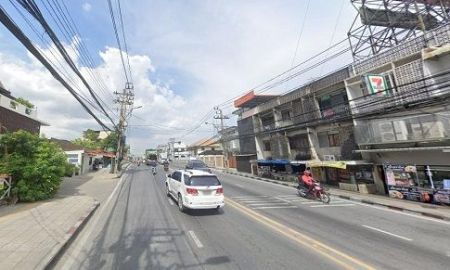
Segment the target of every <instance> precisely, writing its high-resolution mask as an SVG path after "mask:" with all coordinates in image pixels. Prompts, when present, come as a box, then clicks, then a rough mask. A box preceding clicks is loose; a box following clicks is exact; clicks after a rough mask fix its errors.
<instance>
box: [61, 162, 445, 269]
mask: <svg viewBox="0 0 450 270" xmlns="http://www.w3.org/2000/svg"><path fill="white" fill-rule="evenodd" d="M218 176H219V178H220V179H221V181H222V184H223V186H224V190H225V196H226V206H225V208H224V210H223V211H221V212H219V213H216V212H215V211H189V212H188V213H181V212H179V211H178V208H177V206H176V203H175V202H174V201H173V200H171V199H169V198H167V197H166V195H165V193H164V177H165V173H164V171H162V169H161V168H159V171H158V174H157V175H156V177H154V176H153V175H151V173H150V170H149V167H146V166H140V167H132V168H131V169H130V170H129V171H128V173H126V174H124V177H123V178H122V180H121V181H120V182H119V184H118V186H117V188H116V189H115V190H114V192H113V193H112V195H111V196H110V197H109V198H108V200H106V201H105V203H104V204H103V205H102V208H101V209H100V211H98V212H97V213H96V214H95V216H94V218H93V219H92V220H91V221H90V222H89V224H88V226H87V227H86V228H85V229H84V230H83V231H82V233H81V234H80V235H79V236H78V238H77V239H76V240H75V241H74V243H73V244H72V246H71V247H70V248H69V249H68V251H67V252H66V254H65V255H64V256H63V257H62V258H61V259H60V261H59V262H58V264H57V265H56V266H55V268H56V269H424V268H425V269H449V265H450V224H449V223H447V222H443V221H438V220H433V219H429V218H425V217H421V216H414V215H408V214H402V213H399V212H394V211H391V210H387V209H382V208H377V207H372V206H368V205H367V206H366V205H361V204H357V203H355V202H350V201H346V200H339V199H336V198H332V202H331V204H329V205H324V204H321V203H319V202H315V201H310V200H306V199H303V198H299V197H297V196H296V195H295V189H293V188H288V187H284V186H279V185H275V184H271V183H266V182H261V181H256V180H252V179H247V178H243V177H240V176H232V175H227V174H221V173H218Z"/></svg>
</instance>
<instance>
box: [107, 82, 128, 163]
mask: <svg viewBox="0 0 450 270" xmlns="http://www.w3.org/2000/svg"><path fill="white" fill-rule="evenodd" d="M114 94H115V95H116V96H117V98H116V99H115V100H114V102H115V103H117V104H119V106H120V108H119V110H120V111H119V124H118V126H117V129H116V132H117V151H116V158H115V164H114V166H111V167H112V168H113V172H118V171H120V170H121V162H122V159H123V156H124V148H125V136H124V134H125V130H126V127H127V116H130V112H131V108H132V106H133V103H134V87H133V84H132V83H130V82H127V83H126V84H125V88H124V89H123V90H122V92H117V91H116V92H114ZM128 111H130V112H128Z"/></svg>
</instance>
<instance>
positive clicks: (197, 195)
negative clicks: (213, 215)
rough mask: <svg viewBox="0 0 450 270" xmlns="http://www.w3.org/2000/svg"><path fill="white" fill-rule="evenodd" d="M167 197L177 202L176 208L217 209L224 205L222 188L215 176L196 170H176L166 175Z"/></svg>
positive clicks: (183, 209)
mask: <svg viewBox="0 0 450 270" xmlns="http://www.w3.org/2000/svg"><path fill="white" fill-rule="evenodd" d="M166 193H167V196H172V197H173V198H174V199H176V200H177V201H178V208H179V209H180V211H182V212H184V211H185V210H186V208H189V209H217V210H219V209H220V208H222V207H223V206H224V205H225V203H224V196H223V187H222V184H221V183H220V181H219V179H217V176H216V175H214V174H212V173H208V172H204V171H198V170H177V171H174V172H173V173H172V174H169V175H167V179H166Z"/></svg>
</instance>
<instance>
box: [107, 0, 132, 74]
mask: <svg viewBox="0 0 450 270" xmlns="http://www.w3.org/2000/svg"><path fill="white" fill-rule="evenodd" d="M108 7H109V14H110V16H111V22H112V25H113V29H114V35H115V37H116V41H117V46H118V47H119V50H120V60H121V62H122V67H123V71H124V74H125V79H126V81H127V83H129V82H131V79H130V78H128V72H127V68H126V65H125V60H124V59H123V51H122V45H121V42H120V37H119V33H118V31H117V24H116V19H115V16H114V10H113V6H112V3H111V0H108Z"/></svg>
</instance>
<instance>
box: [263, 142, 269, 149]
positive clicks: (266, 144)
mask: <svg viewBox="0 0 450 270" xmlns="http://www.w3.org/2000/svg"><path fill="white" fill-rule="evenodd" d="M263 143H264V151H271V148H270V141H264V142H263Z"/></svg>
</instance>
